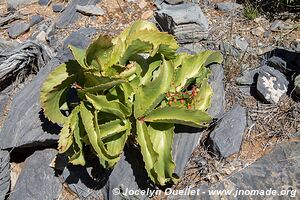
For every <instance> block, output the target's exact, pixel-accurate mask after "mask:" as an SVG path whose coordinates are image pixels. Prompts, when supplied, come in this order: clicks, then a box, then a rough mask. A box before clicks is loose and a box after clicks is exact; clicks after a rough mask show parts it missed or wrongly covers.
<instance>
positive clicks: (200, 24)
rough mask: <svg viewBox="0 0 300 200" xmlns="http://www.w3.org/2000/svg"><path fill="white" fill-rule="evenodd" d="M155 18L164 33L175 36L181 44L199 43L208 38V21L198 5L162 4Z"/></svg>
mask: <svg viewBox="0 0 300 200" xmlns="http://www.w3.org/2000/svg"><path fill="white" fill-rule="evenodd" d="M155 18H156V20H157V22H158V24H159V25H160V27H161V28H162V29H163V31H167V32H169V33H171V34H173V35H175V37H176V38H177V41H178V42H179V43H190V42H197V41H200V40H203V39H206V38H207V36H208V20H207V18H206V17H205V16H204V14H203V12H202V10H201V8H200V7H199V5H197V4H194V3H186V4H178V5H168V4H162V9H161V10H158V11H156V12H155Z"/></svg>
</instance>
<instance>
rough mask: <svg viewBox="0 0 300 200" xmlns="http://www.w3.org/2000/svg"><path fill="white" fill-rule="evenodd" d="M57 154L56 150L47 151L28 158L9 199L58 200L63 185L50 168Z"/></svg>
mask: <svg viewBox="0 0 300 200" xmlns="http://www.w3.org/2000/svg"><path fill="white" fill-rule="evenodd" d="M56 154H57V151H56V150H54V149H46V150H43V151H36V152H35V153H34V154H33V155H31V156H30V157H28V158H27V159H26V160H25V163H24V167H23V169H22V171H21V174H20V176H19V177H18V179H17V182H16V185H15V187H14V188H13V190H12V192H11V195H10V197H9V199H11V200H19V199H24V200H32V199H45V200H51V199H58V197H59V195H60V193H61V191H62V188H63V185H62V183H61V181H60V179H59V177H58V176H55V171H54V169H53V168H51V167H50V166H49V165H50V164H51V162H52V160H53V159H54V158H55V156H56Z"/></svg>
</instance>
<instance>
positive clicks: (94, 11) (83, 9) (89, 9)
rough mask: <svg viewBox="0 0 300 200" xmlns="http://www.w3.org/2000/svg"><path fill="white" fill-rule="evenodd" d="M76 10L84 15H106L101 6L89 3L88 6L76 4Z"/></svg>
mask: <svg viewBox="0 0 300 200" xmlns="http://www.w3.org/2000/svg"><path fill="white" fill-rule="evenodd" d="M76 10H77V11H78V12H80V13H82V14H84V15H89V16H92V15H96V16H101V15H104V14H105V12H104V10H103V9H102V8H99V7H97V6H95V5H88V6H80V5H77V6H76Z"/></svg>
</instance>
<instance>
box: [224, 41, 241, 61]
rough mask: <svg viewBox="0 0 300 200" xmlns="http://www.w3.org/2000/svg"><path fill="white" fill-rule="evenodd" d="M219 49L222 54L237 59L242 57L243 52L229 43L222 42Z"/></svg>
mask: <svg viewBox="0 0 300 200" xmlns="http://www.w3.org/2000/svg"><path fill="white" fill-rule="evenodd" d="M219 49H220V51H221V52H222V54H225V55H231V56H234V57H235V58H236V59H239V58H240V56H241V52H240V51H239V50H238V49H236V48H235V47H234V46H232V45H231V44H229V43H227V42H222V43H221V44H220V46H219Z"/></svg>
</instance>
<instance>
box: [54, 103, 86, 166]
mask: <svg viewBox="0 0 300 200" xmlns="http://www.w3.org/2000/svg"><path fill="white" fill-rule="evenodd" d="M79 112H80V106H77V107H76V108H74V110H73V111H72V113H71V115H70V116H69V117H68V119H67V121H66V122H65V124H64V127H63V128H62V130H61V132H60V135H59V136H60V137H59V140H58V150H59V153H65V152H67V155H69V162H71V163H72V164H74V165H85V159H84V155H83V141H82V138H83V137H84V136H83V135H84V133H85V132H84V129H83V127H82V125H81V120H80V119H79ZM70 148H71V149H70Z"/></svg>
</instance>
